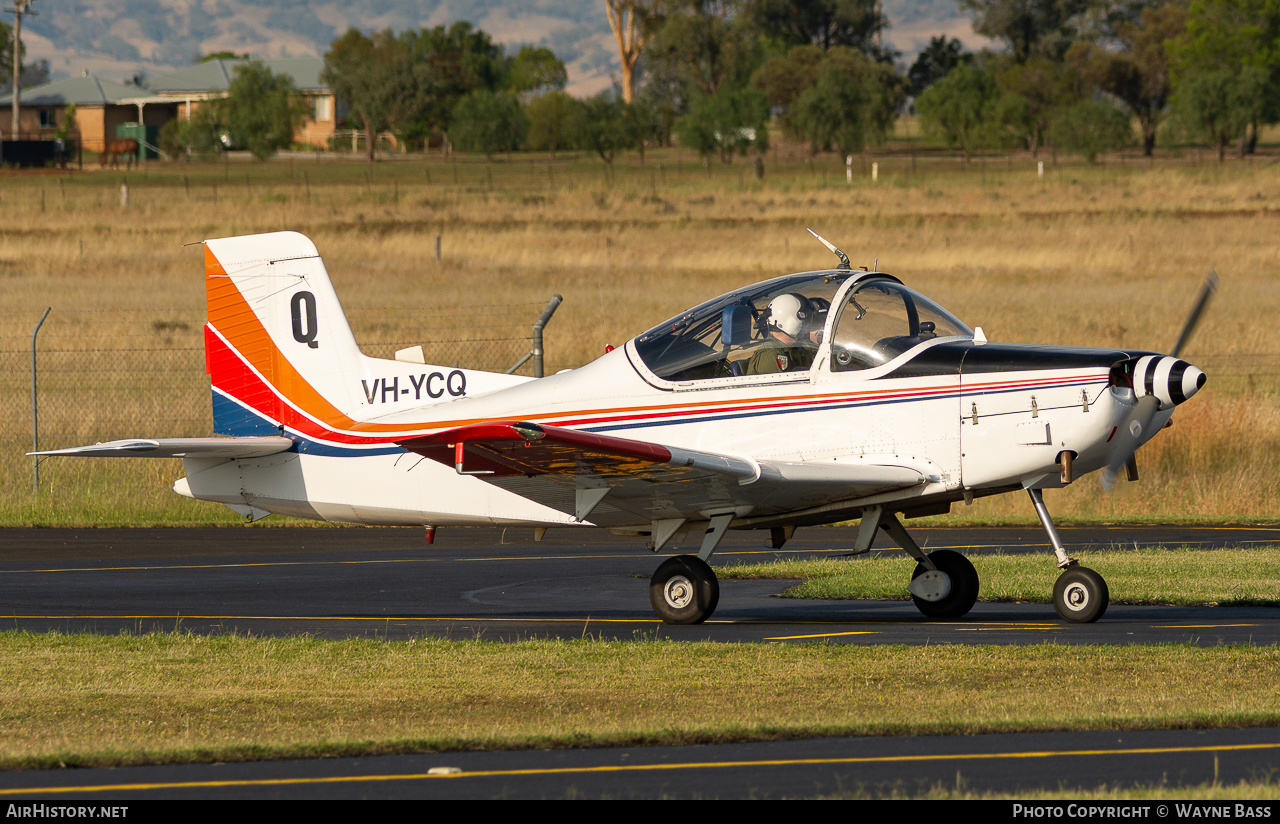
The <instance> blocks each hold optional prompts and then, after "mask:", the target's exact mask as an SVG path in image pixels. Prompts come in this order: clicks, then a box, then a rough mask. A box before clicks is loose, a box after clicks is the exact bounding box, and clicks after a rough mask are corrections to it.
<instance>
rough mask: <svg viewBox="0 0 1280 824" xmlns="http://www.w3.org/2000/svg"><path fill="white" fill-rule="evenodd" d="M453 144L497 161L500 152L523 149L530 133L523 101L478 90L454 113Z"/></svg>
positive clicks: (506, 95) (459, 104)
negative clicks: (522, 141) (494, 157)
mask: <svg viewBox="0 0 1280 824" xmlns="http://www.w3.org/2000/svg"><path fill="white" fill-rule="evenodd" d="M452 120H453V128H452V131H451V134H452V137H453V141H454V143H455V145H457V147H458V148H459V149H461V150H462V151H464V152H484V154H485V156H486V157H490V158H491V157H493V155H494V154H495V153H497V152H509V151H512V150H514V149H518V148H520V141H521V140H523V139H524V136H525V135H526V134H527V133H528V131H529V120H528V118H527V117H526V116H525V113H524V110H523V109H521V108H520V101H518V100H516V96H515V95H514V94H512V93H510V92H492V91H489V90H488V89H476V90H475V91H472V92H470V93H469V94H467V95H466V96H465V97H463V98H462V99H461V100H459V101H458V103H457V105H456V106H455V107H454V110H453V117H452Z"/></svg>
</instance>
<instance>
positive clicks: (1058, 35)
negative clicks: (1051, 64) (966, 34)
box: [960, 0, 1096, 63]
mask: <svg viewBox="0 0 1280 824" xmlns="http://www.w3.org/2000/svg"><path fill="white" fill-rule="evenodd" d="M1094 5H1096V3H1095V2H1094V0H960V7H961V8H962V9H964V10H966V11H968V12H970V13H971V14H972V15H973V30H974V31H976V32H977V33H978V34H981V35H983V36H985V37H990V38H991V39H992V40H1000V41H1003V42H1004V43H1005V45H1007V46H1008V47H1009V53H1010V54H1011V55H1012V57H1013V60H1014V62H1017V63H1025V62H1027V61H1028V60H1031V59H1033V58H1041V59H1045V60H1051V61H1059V60H1061V59H1062V57H1063V55H1064V54H1066V52H1067V49H1069V48H1070V47H1071V44H1072V43H1073V42H1075V40H1076V39H1077V38H1078V37H1079V35H1080V32H1081V29H1082V28H1083V26H1084V25H1085V24H1086V22H1087V18H1086V15H1087V13H1088V12H1089V10H1090V7H1091V6H1094Z"/></svg>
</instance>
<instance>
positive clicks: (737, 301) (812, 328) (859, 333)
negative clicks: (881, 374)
mask: <svg viewBox="0 0 1280 824" xmlns="http://www.w3.org/2000/svg"><path fill="white" fill-rule="evenodd" d="M846 287H847V288H846ZM783 295H793V296H795V297H797V298H800V299H801V301H800V302H801V304H802V305H803V306H804V309H805V311H804V312H803V313H802V326H801V330H800V333H799V334H798V335H797V336H796V341H795V343H794V344H792V345H793V346H796V347H800V348H810V349H813V350H814V351H817V350H818V349H819V348H820V347H821V346H822V344H823V342H824V341H830V343H831V358H830V361H829V362H830V368H831V370H832V371H836V372H842V371H854V370H859V369H867V368H871V367H875V366H878V365H880V364H883V363H887V362H889V361H890V360H893V359H894V358H896V357H898V356H899V355H902V354H903V353H905V352H908V351H909V350H911V349H912V348H913V347H915V346H918V345H920V344H923V343H926V342H928V341H931V340H934V339H936V338H940V337H968V338H972V337H973V330H971V329H970V328H969V327H968V326H966V325H965V324H964V323H963V322H961V321H960V320H959V319H958V318H956V317H955V316H954V315H952V314H951V313H950V312H948V311H947V310H946V309H944V308H942V307H941V306H939V305H938V304H937V303H935V302H934V301H932V300H930V299H929V298H927V297H925V296H924V295H921V294H920V293H918V292H916V291H915V290H913V289H910V288H908V287H906V286H904V285H902V284H901V283H899V282H898V281H897V279H895V278H893V277H890V276H888V275H882V274H875V273H871V274H869V273H867V272H863V271H843V270H835V271H826V272H806V273H803V274H797V275H788V276H785V277H780V278H774V279H773V280H767V281H764V282H762V283H756V284H753V285H751V286H747V287H744V288H742V289H737V290H735V291H733V292H729V293H727V294H724V295H721V296H720V297H717V298H714V299H712V300H709V301H706V302H705V303H701V304H699V305H697V306H695V307H693V308H692V309H689V310H687V311H685V312H681V313H680V314H679V315H676V316H675V317H672V318H670V319H668V320H666V321H663V322H662V323H660V324H658V325H657V326H655V327H653V328H652V329H650V330H649V331H647V332H645V333H644V334H642V335H640V336H638V337H637V338H636V339H635V341H634V346H635V351H636V354H637V355H638V356H639V357H640V360H641V361H642V362H643V363H644V366H645V367H647V368H648V369H649V370H650V371H651V372H652V373H653V374H654V375H655V376H657V377H658V378H661V379H663V380H668V381H673V382H685V381H699V380H711V379H714V378H726V377H733V376H737V375H741V374H743V373H742V371H741V368H740V367H741V366H742V364H744V363H745V362H746V361H747V360H748V359H749V358H750V357H751V356H752V354H753V352H754V351H755V350H756V349H757V348H758V347H760V346H762V345H766V344H767V342H769V338H770V335H769V332H768V328H767V327H768V324H767V319H768V316H769V307H770V304H771V303H772V302H773V300H774V299H775V298H778V297H780V296H783ZM787 303H788V304H790V305H794V304H795V301H787ZM833 303H836V305H835V306H833ZM797 371H808V367H805V368H803V369H801V370H797ZM775 377H776V376H775Z"/></svg>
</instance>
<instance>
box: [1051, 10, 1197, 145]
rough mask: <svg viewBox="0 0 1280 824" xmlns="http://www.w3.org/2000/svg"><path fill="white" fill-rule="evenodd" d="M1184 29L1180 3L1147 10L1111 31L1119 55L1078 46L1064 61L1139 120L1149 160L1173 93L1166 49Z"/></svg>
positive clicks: (1184, 13) (1184, 14)
mask: <svg viewBox="0 0 1280 824" xmlns="http://www.w3.org/2000/svg"><path fill="white" fill-rule="evenodd" d="M1186 25H1187V10H1186V8H1185V7H1183V6H1181V5H1179V4H1176V3H1170V4H1168V5H1164V6H1159V7H1157V8H1146V9H1142V10H1141V11H1140V16H1139V19H1138V22H1134V21H1132V20H1127V19H1122V20H1120V21H1118V22H1116V23H1115V24H1114V25H1112V26H1111V38H1110V40H1111V42H1112V43H1114V44H1117V45H1118V46H1119V49H1118V50H1117V51H1112V50H1110V49H1107V48H1103V47H1102V46H1100V45H1098V44H1096V43H1090V42H1086V41H1080V42H1078V43H1076V44H1075V45H1073V46H1072V47H1071V49H1070V50H1069V51H1068V52H1067V60H1068V62H1070V63H1071V64H1072V65H1073V66H1075V68H1076V70H1077V71H1078V72H1079V73H1080V76H1081V77H1082V78H1083V79H1084V80H1085V82H1087V83H1089V84H1090V85H1092V86H1093V87H1094V88H1097V89H1099V90H1101V91H1104V92H1106V93H1107V94H1109V95H1112V96H1114V97H1116V98H1118V99H1120V100H1122V101H1124V103H1125V105H1126V106H1128V107H1129V109H1130V111H1132V112H1133V114H1134V116H1135V117H1137V118H1138V124H1139V126H1140V127H1141V129H1142V153H1143V154H1144V155H1146V156H1148V157H1150V156H1151V154H1152V151H1153V150H1154V149H1155V145H1156V131H1157V129H1158V128H1159V126H1160V123H1161V121H1162V120H1163V119H1164V117H1165V114H1166V112H1167V110H1168V105H1169V98H1170V95H1171V93H1172V91H1173V84H1172V82H1171V80H1170V76H1169V51H1168V47H1167V44H1168V43H1169V42H1170V41H1172V40H1174V39H1175V38H1177V37H1178V36H1179V35H1181V34H1182V32H1183V31H1184V30H1185V29H1186Z"/></svg>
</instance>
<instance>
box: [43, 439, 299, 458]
mask: <svg viewBox="0 0 1280 824" xmlns="http://www.w3.org/2000/svg"><path fill="white" fill-rule="evenodd" d="M292 446H293V441H292V440H290V439H289V438H286V437H284V436H283V435H263V436H259V437H248V438H130V439H127V440H122V441H108V442H106V443H96V444H94V445H93V446H73V447H71V448H70V449H47V450H44V451H42V452H28V453H27V454H28V455H75V456H78V457H83V458H261V457H264V456H266V455H274V454H276V453H277V452H284V451H285V450H286V449H289V448H290V447H292Z"/></svg>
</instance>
